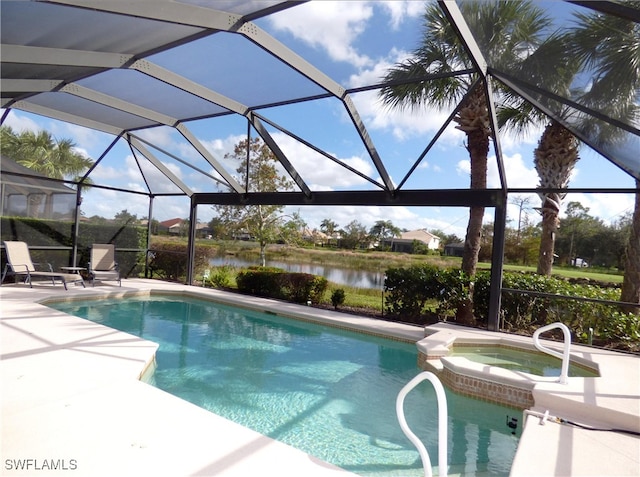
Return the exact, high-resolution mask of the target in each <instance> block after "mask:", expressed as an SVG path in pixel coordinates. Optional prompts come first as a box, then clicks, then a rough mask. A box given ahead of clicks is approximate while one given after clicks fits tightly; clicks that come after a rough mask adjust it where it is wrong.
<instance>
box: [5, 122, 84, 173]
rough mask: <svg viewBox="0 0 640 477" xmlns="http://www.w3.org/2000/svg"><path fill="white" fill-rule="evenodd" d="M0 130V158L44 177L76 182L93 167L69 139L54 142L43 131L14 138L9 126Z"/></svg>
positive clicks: (22, 133)
mask: <svg viewBox="0 0 640 477" xmlns="http://www.w3.org/2000/svg"><path fill="white" fill-rule="evenodd" d="M1 129H2V135H1V137H2V154H3V155H4V156H6V157H9V158H11V159H13V160H14V161H16V162H17V163H18V164H21V165H23V166H25V167H28V168H29V169H32V170H34V171H36V172H40V173H42V174H44V175H46V176H47V177H51V178H54V179H72V180H77V179H79V178H80V177H79V176H80V175H81V174H82V173H83V172H85V171H86V170H87V169H89V168H90V167H91V166H92V165H93V161H92V160H91V159H90V158H88V157H85V156H84V155H82V154H80V153H79V152H78V151H76V150H75V147H76V145H75V144H74V143H73V141H71V140H70V139H60V140H58V139H54V138H53V136H52V135H51V133H49V132H47V131H39V132H37V133H36V132H33V131H23V132H21V133H19V134H16V133H15V132H14V131H13V130H12V129H11V128H10V127H9V126H2V128H1Z"/></svg>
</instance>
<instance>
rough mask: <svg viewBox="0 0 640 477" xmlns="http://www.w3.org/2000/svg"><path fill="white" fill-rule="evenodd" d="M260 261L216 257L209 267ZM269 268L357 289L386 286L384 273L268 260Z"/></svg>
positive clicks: (253, 263) (239, 265) (237, 265)
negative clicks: (311, 276) (310, 275)
mask: <svg viewBox="0 0 640 477" xmlns="http://www.w3.org/2000/svg"><path fill="white" fill-rule="evenodd" d="M259 264H260V263H259V261H258V260H253V261H252V260H243V259H241V258H237V257H229V256H226V257H216V258H212V259H210V260H209V265H211V266H212V267H218V266H221V265H232V266H234V267H250V266H252V265H259ZM266 265H267V266H268V267H278V268H282V269H283V270H286V271H288V272H301V273H311V274H312V275H318V276H322V277H325V278H326V279H327V280H329V281H330V282H333V283H338V284H341V285H347V286H350V287H356V288H376V289H379V290H382V287H383V286H384V271H371V270H357V269H353V268H340V267H334V266H330V265H318V264H313V263H296V262H282V261H273V260H267V262H266Z"/></svg>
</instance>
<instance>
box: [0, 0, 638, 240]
mask: <svg viewBox="0 0 640 477" xmlns="http://www.w3.org/2000/svg"><path fill="white" fill-rule="evenodd" d="M541 3H544V2H541ZM556 5H557V4H556ZM554 8H555V7H554ZM423 9H424V4H423V2H421V1H400V0H397V1H395V0H394V1H348V2H347V1H342V2H331V1H322V2H309V3H306V4H303V5H300V6H297V7H295V8H291V9H288V10H285V11H283V12H279V13H278V14H275V15H272V16H271V17H270V18H266V19H261V20H258V21H257V22H256V23H257V24H258V25H259V26H260V27H261V28H262V29H264V30H265V31H267V32H268V33H269V34H271V35H272V36H274V37H275V38H276V39H278V40H279V41H281V42H282V43H284V44H286V45H287V46H288V47H289V48H291V49H292V50H294V51H295V52H297V53H299V54H301V55H302V56H303V57H305V58H308V59H309V60H310V61H311V62H312V63H313V64H314V65H316V66H317V67H318V68H319V69H321V70H322V71H324V72H326V73H327V74H328V75H329V76H330V77H332V78H333V79H334V80H336V81H338V82H339V83H340V84H342V85H343V86H345V87H347V88H354V87H358V86H361V85H365V84H370V83H372V82H379V81H380V79H381V78H382V77H383V76H384V74H385V73H386V71H387V70H388V69H389V68H390V67H391V66H392V65H394V64H395V63H397V62H399V61H402V60H403V59H405V58H407V57H408V56H409V55H410V52H411V50H412V49H413V48H415V47H416V46H417V45H418V42H419V39H420V35H421V28H422V27H421V14H422V12H423ZM309 18H313V19H314V21H313V22H309V21H308V19H309ZM200 48H201V51H200V52H199V53H198V54H202V55H203V57H206V58H207V62H206V63H205V64H204V65H205V66H206V64H209V63H213V64H215V63H216V61H227V60H228V58H229V55H230V52H231V51H234V49H235V48H237V49H238V53H237V54H234V55H233V56H232V60H233V61H237V62H239V63H240V62H241V61H242V58H243V55H242V54H241V48H244V47H241V46H240V45H238V44H236V39H235V38H234V37H232V36H231V35H230V36H229V38H228V40H227V45H226V49H225V50H224V51H223V53H218V54H221V55H223V56H224V55H227V58H220V59H219V60H217V59H216V57H215V55H216V53H215V52H213V51H211V50H209V49H207V48H208V44H207V43H206V41H202V43H201V45H200ZM184 56H185V55H184V52H183V51H181V49H180V47H178V48H176V49H175V50H174V51H169V52H165V53H162V54H159V55H156V57H153V58H151V60H152V61H154V62H156V63H158V64H160V65H163V64H173V65H175V64H179V62H180V61H185V62H186V61H187V59H185V58H184ZM229 61H231V60H229ZM265 61H266V60H265ZM176 62H177V63H176ZM265 64H266V63H265ZM205 66H203V68H204V67H205ZM259 66H260V65H249V66H247V68H249V67H253V68H256V70H257V69H258V68H259ZM197 73H198V72H196V71H188V72H185V75H187V76H188V74H193V75H195V74H197ZM255 75H260V72H259V71H256V72H255ZM248 76H249V77H250V78H253V82H252V83H251V88H268V87H269V86H270V85H269V77H268V76H269V75H264V76H265V77H264V78H261V81H258V82H256V81H255V77H254V76H252V75H248ZM273 76H274V77H276V74H275V73H274V74H273ZM221 81H222V80H221ZM289 85H290V87H291V88H296V87H297V85H296V84H295V83H293V82H291V83H289V84H288V86H289ZM220 87H221V88H224V87H225V85H220ZM251 88H249V89H248V92H247V93H246V94H248V95H250V94H251ZM274 94H275V93H274ZM352 99H353V101H354V103H355V105H356V107H357V109H358V111H359V113H360V115H361V116H362V119H363V122H364V124H365V126H366V127H367V131H368V133H369V135H370V136H371V138H372V139H373V142H374V143H375V145H376V148H377V150H378V152H379V153H380V156H381V157H382V159H383V161H384V162H385V165H386V167H387V168H388V171H389V174H390V176H391V178H392V179H393V181H394V183H395V184H398V183H399V182H400V181H401V180H402V178H403V177H404V176H405V174H406V173H407V171H408V170H409V168H410V167H411V166H412V165H413V163H414V162H415V161H416V159H417V158H418V156H419V155H420V153H421V152H422V150H423V149H424V148H425V147H426V145H427V144H428V143H429V141H430V140H431V138H432V137H433V135H434V134H435V132H436V131H437V130H438V129H439V128H440V127H441V125H442V124H443V122H444V120H445V118H446V117H447V116H448V115H449V112H448V111H436V110H431V111H427V110H423V111H419V112H407V111H397V110H390V109H389V108H388V107H385V106H384V105H383V104H382V103H381V101H380V100H379V99H378V97H377V93H376V92H375V91H372V92H364V93H357V94H353V96H352ZM132 100H133V99H132ZM260 113H261V114H264V115H265V116H267V117H269V118H270V119H271V120H273V121H275V122H276V123H278V124H280V125H282V126H283V127H285V128H287V129H289V130H290V131H292V132H294V133H295V134H297V135H299V136H301V137H303V138H304V139H306V140H308V141H310V142H312V143H314V144H316V145H318V146H319V147H321V148H322V149H324V150H325V151H327V152H329V153H331V154H333V155H335V157H337V158H339V159H340V160H342V161H344V162H345V163H347V164H349V165H350V166H352V167H353V168H355V169H357V170H359V171H361V172H364V173H366V174H368V175H372V176H376V173H375V171H374V166H373V164H372V162H371V160H370V158H369V157H368V155H367V154H366V151H365V150H364V148H363V147H362V143H361V141H360V139H359V138H358V137H357V135H356V134H355V130H353V128H352V126H350V122H349V118H348V116H347V113H346V111H345V109H344V107H343V106H342V105H341V103H340V102H339V101H337V100H335V99H330V100H323V101H317V102H314V103H312V104H311V103H304V104H296V105H290V106H287V107H284V108H277V109H276V108H274V109H273V110H263V111H261V112H260ZM316 116H317V117H322V118H328V119H322V121H321V122H320V123H318V122H314V121H309V120H308V118H310V117H316ZM5 124H7V125H9V126H11V127H12V128H13V129H14V130H15V131H22V130H25V129H29V130H40V129H45V130H48V131H50V132H51V133H52V134H53V135H54V136H55V137H56V138H59V139H62V138H69V139H72V140H73V141H74V142H75V144H76V146H77V148H78V150H79V151H81V152H82V153H84V154H86V155H87V156H89V157H91V158H93V159H97V158H98V157H100V155H101V154H103V152H104V151H105V150H106V148H107V147H108V146H109V144H110V143H111V142H112V141H113V137H111V136H109V135H108V134H105V133H101V132H97V131H93V130H89V129H86V128H83V127H80V126H76V125H72V124H67V123H63V122H59V121H55V120H52V119H49V118H45V117H40V116H36V115H32V114H29V113H24V112H20V111H15V110H12V111H11V113H10V114H9V115H8V116H7V119H6V121H5ZM187 127H188V128H189V129H190V130H191V131H192V132H193V134H194V135H195V136H196V137H197V138H198V139H199V140H200V141H201V142H202V144H204V145H205V147H207V149H208V150H209V151H210V152H211V153H212V154H213V155H214V157H216V158H217V159H219V160H220V161H221V162H223V163H224V164H226V166H227V170H229V171H233V170H234V169H235V166H234V165H233V164H230V163H228V161H225V159H224V157H225V154H228V153H229V152H231V151H232V150H233V147H234V145H235V144H237V143H238V142H239V141H241V140H243V139H244V138H245V137H246V129H247V126H246V122H245V120H244V119H243V118H239V117H225V118H224V119H220V118H218V119H216V120H202V121H194V122H190V123H187ZM270 132H271V134H272V135H273V137H274V139H276V141H277V142H278V144H279V146H280V147H281V149H282V150H283V151H284V152H285V154H286V155H287V157H289V158H290V159H291V161H292V163H293V164H294V166H295V167H296V169H297V170H298V171H300V174H301V176H302V177H303V178H304V179H305V181H306V183H307V184H308V185H309V187H310V188H311V189H312V190H357V189H371V188H372V187H371V186H370V185H368V184H367V183H365V182H364V181H363V179H362V178H360V177H358V176H357V175H353V174H348V173H345V172H344V170H341V169H340V168H339V167H337V166H336V165H335V164H333V163H331V162H330V161H328V160H326V159H324V158H320V157H319V156H318V155H317V154H316V153H315V152H313V151H312V150H310V149H308V148H307V147H306V146H304V145H303V144H301V143H298V142H297V141H295V140H293V139H292V138H290V137H289V136H287V135H285V134H283V133H281V132H278V131H277V130H275V129H271V131H270ZM540 133H541V130H539V129H538V130H532V131H530V132H529V134H528V135H527V136H525V137H517V138H515V137H509V136H503V137H501V148H502V152H503V158H504V165H505V170H506V177H507V184H508V186H509V187H512V188H518V187H522V188H533V187H535V186H536V185H537V184H538V177H537V173H536V171H535V168H534V166H533V150H534V148H535V146H536V144H537V140H538V138H539V136H540ZM139 135H140V136H141V137H143V138H145V139H147V140H149V141H151V142H153V143H154V144H157V145H158V146H159V147H160V148H162V149H163V150H164V151H167V152H169V153H171V154H173V155H175V156H177V157H180V158H181V159H183V160H185V161H189V162H192V163H193V164H196V165H197V167H199V168H202V169H203V170H205V171H207V172H209V171H210V169H211V168H210V167H209V166H208V164H206V162H204V161H203V160H202V158H201V157H199V156H198V155H197V153H195V151H194V150H193V149H192V148H191V147H190V146H189V147H187V146H188V145H187V144H186V143H185V141H184V140H183V139H182V138H181V137H180V135H179V134H178V133H176V132H175V131H172V130H171V128H168V127H160V128H155V129H153V130H147V131H143V132H140V133H139ZM154 152H155V151H154ZM580 156H581V159H580V161H579V162H578V163H577V165H576V168H575V169H574V171H573V175H572V178H571V182H570V187H575V188H589V187H598V188H603V187H611V188H633V187H634V185H635V184H634V181H633V180H632V178H631V177H630V176H629V175H628V174H626V173H624V172H623V171H622V170H620V169H619V168H617V167H616V166H615V165H613V164H611V163H610V162H609V161H607V160H606V159H604V158H602V157H601V156H599V155H598V154H597V153H595V152H593V151H592V150H590V149H589V148H588V147H587V146H584V147H583V148H582V149H581V151H580ZM159 158H160V159H161V160H163V162H166V163H167V165H168V167H169V168H170V169H171V170H172V171H173V172H174V173H175V174H176V175H177V176H178V177H180V178H181V179H182V180H184V181H185V183H187V184H188V185H189V186H190V187H191V188H192V189H193V190H195V191H210V190H211V181H210V179H206V178H205V179H206V182H205V181H203V177H202V176H200V175H199V174H194V173H193V171H192V170H190V169H188V168H185V167H182V166H181V165H180V164H179V163H177V162H176V161H173V160H170V159H169V157H168V156H164V157H163V154H161V153H160V154H159ZM148 173H149V177H151V178H152V179H151V180H152V182H153V183H154V184H155V190H163V189H165V187H164V185H163V184H164V182H165V181H164V180H163V179H162V178H161V177H160V175H159V174H158V173H157V172H156V171H151V170H149V171H148ZM198 176H200V177H198ZM140 177H141V176H140V172H139V170H138V166H137V165H136V163H135V161H134V160H133V156H132V153H131V150H130V149H129V147H128V146H127V145H126V143H124V142H122V141H121V142H120V143H118V144H117V145H116V146H115V147H114V148H113V149H112V150H111V151H110V152H109V154H108V155H107V156H106V157H105V159H104V160H103V161H102V162H101V164H100V165H99V167H97V168H96V170H95V171H94V173H93V174H92V179H93V181H94V182H95V183H100V184H105V185H109V186H112V187H122V188H132V189H133V190H139V191H144V190H145V185H144V183H143V181H141V178H140ZM488 186H489V187H490V188H492V187H499V186H500V184H499V180H498V173H497V166H496V160H495V153H494V152H493V149H492V150H491V152H490V158H489V172H488ZM468 187H469V158H468V153H467V151H466V149H465V147H464V135H463V134H462V133H461V132H460V131H457V130H456V129H455V128H453V127H449V128H447V130H446V131H445V133H444V134H443V136H442V137H441V138H440V139H439V140H438V142H437V143H436V145H435V147H434V149H433V150H432V151H431V152H430V153H429V154H428V155H427V156H426V158H425V159H424V160H423V161H422V162H421V163H420V165H419V166H418V168H417V170H416V171H415V173H414V174H413V175H412V176H411V178H410V179H409V180H408V181H407V183H406V185H405V186H404V188H406V189H419V188H424V189H445V188H463V189H465V188H468ZM166 190H175V188H171V187H168V186H167V188H166ZM522 198H523V197H522V196H520V197H515V196H510V197H509V202H510V205H509V208H508V219H509V220H510V221H511V222H510V223H509V225H510V226H511V227H516V226H517V219H518V213H519V207H518V206H517V205H516V203H518V202H520V199H522ZM528 201H529V202H528V204H527V207H526V208H525V209H524V211H523V212H524V217H526V218H528V220H530V221H531V222H534V223H535V222H537V221H538V220H539V216H538V215H537V213H536V212H535V210H534V208H535V207H539V205H540V200H539V198H537V197H536V196H535V195H532V196H530V197H529V198H528ZM569 201H578V202H580V203H581V204H582V205H583V206H584V207H587V208H588V209H589V213H590V214H591V215H592V216H596V217H599V218H601V219H602V220H603V221H605V222H606V223H614V222H616V221H617V220H619V219H620V218H621V216H622V215H623V214H625V213H629V212H631V211H632V210H633V203H634V202H633V201H634V197H633V196H632V195H627V194H589V195H586V194H578V193H574V194H569V195H568V196H567V198H566V199H565V206H566V204H567V203H568V202H569ZM125 209H126V210H127V211H128V212H129V213H132V214H135V215H137V216H138V217H139V218H142V217H147V216H148V214H149V206H148V201H147V198H146V196H143V195H139V196H133V197H132V196H131V194H123V193H120V192H116V191H110V190H99V189H92V190H91V191H89V192H87V193H86V194H85V197H84V200H83V204H82V212H83V214H84V215H85V216H87V217H91V216H93V215H99V216H102V217H106V218H111V217H113V216H114V215H115V214H117V213H118V212H120V211H122V210H125ZM293 212H299V213H300V215H301V216H302V218H303V219H304V220H305V221H306V222H307V224H308V226H309V228H311V229H313V228H319V227H320V223H321V222H322V221H323V220H324V219H327V218H328V219H331V220H333V221H334V222H336V223H337V224H338V225H339V226H340V227H344V226H346V225H347V224H348V223H350V222H352V221H353V220H357V221H359V222H360V223H361V224H363V225H365V226H366V227H367V228H370V227H371V226H373V225H374V224H375V223H376V222H377V221H379V220H390V221H391V222H392V223H393V224H394V225H395V226H397V227H399V228H401V229H407V230H415V229H418V228H425V229H427V230H435V229H438V230H441V231H443V232H444V233H446V234H455V235H457V236H458V237H461V238H462V237H464V235H465V230H466V224H467V219H468V210H467V209H464V208H438V207H423V208H415V207H331V208H326V207H310V206H304V207H293V208H287V210H286V213H288V214H291V213H293ZM188 216H189V201H188V200H187V199H185V198H165V197H159V198H156V199H155V201H154V205H153V218H155V219H158V220H160V221H163V220H167V219H171V218H175V217H182V218H186V217H188ZM213 216H214V212H213V210H212V208H211V207H210V206H199V208H198V219H199V220H200V221H204V222H206V221H209V220H210V219H211V218H212V217H213ZM492 221H493V210H492V209H487V211H486V216H485V223H489V222H492Z"/></svg>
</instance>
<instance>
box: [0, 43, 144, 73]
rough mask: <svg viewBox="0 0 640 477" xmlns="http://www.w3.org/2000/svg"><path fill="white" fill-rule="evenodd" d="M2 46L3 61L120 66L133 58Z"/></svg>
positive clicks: (100, 53)
mask: <svg viewBox="0 0 640 477" xmlns="http://www.w3.org/2000/svg"><path fill="white" fill-rule="evenodd" d="M0 48H2V62H3V63H19V64H35V65H63V66H84V67H88V68H120V67H122V66H123V65H124V64H126V63H127V62H128V61H130V60H131V58H132V56H131V55H125V54H121V53H105V52H100V51H83V50H67V49H62V48H45V47H41V46H24V45H7V44H3V45H2V46H1V47H0Z"/></svg>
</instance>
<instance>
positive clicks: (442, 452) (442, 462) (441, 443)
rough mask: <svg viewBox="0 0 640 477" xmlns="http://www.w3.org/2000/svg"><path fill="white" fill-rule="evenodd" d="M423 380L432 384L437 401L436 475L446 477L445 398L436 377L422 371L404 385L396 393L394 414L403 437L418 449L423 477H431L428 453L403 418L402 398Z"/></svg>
mask: <svg viewBox="0 0 640 477" xmlns="http://www.w3.org/2000/svg"><path fill="white" fill-rule="evenodd" d="M425 380H429V381H431V384H433V387H434V389H435V390H436V398H437V401H438V475H440V477H447V470H448V465H447V419H448V418H447V415H448V413H447V397H446V395H445V393H444V387H443V386H442V383H441V382H440V380H439V379H438V377H437V376H436V375H435V374H433V373H431V372H429V371H424V372H422V373H420V374H418V375H417V376H416V377H415V378H413V379H412V380H411V381H409V382H408V383H407V384H405V386H404V387H403V388H402V389H401V390H400V392H399V393H398V398H397V399H396V414H397V415H398V422H399V423H400V428H401V429H402V432H404V435H405V436H407V437H408V438H409V440H410V441H411V442H412V443H413V445H414V446H416V448H417V449H418V453H419V454H420V458H421V459H422V467H423V468H424V475H425V477H432V475H433V473H432V472H433V471H432V469H431V460H430V459H429V453H428V452H427V449H426V448H425V446H424V444H422V442H421V441H420V439H419V438H418V436H416V435H415V434H414V433H413V432H412V431H411V429H409V426H408V425H407V420H406V419H405V417H404V398H405V397H406V396H407V394H408V393H409V391H411V390H412V389H413V388H415V387H416V386H417V385H418V384H420V383H421V382H422V381H425Z"/></svg>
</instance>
